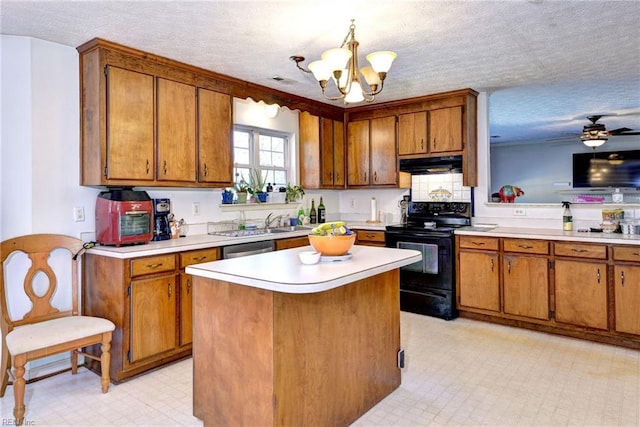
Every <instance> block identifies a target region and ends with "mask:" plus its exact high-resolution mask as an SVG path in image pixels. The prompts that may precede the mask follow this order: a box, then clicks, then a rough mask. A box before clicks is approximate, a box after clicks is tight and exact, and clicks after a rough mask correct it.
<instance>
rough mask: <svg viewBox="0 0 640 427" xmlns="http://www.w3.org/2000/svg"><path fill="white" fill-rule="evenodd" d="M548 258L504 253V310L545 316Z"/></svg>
mask: <svg viewBox="0 0 640 427" xmlns="http://www.w3.org/2000/svg"><path fill="white" fill-rule="evenodd" d="M548 265H549V261H548V260H547V259H546V258H536V257H527V256H514V255H505V256H504V259H503V265H502V274H503V276H502V277H503V298H504V312H505V313H508V314H515V315H518V316H526V317H533V318H535V319H544V320H548V319H549V268H548Z"/></svg>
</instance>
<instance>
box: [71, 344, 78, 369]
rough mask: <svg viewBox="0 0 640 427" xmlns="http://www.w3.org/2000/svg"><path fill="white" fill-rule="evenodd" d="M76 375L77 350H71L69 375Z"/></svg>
mask: <svg viewBox="0 0 640 427" xmlns="http://www.w3.org/2000/svg"><path fill="white" fill-rule="evenodd" d="M77 373H78V350H77V349H75V350H71V374H72V375H75V374H77Z"/></svg>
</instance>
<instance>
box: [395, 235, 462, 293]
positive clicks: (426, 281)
mask: <svg viewBox="0 0 640 427" xmlns="http://www.w3.org/2000/svg"><path fill="white" fill-rule="evenodd" d="M385 238H386V246H387V247H394V248H402V249H414V250H417V251H420V253H422V261H419V262H415V263H413V264H410V265H407V266H405V267H401V269H400V288H401V289H405V290H410V291H415V292H425V291H427V290H444V291H452V290H453V287H454V284H455V280H454V279H455V277H454V271H455V269H454V267H453V265H454V264H453V263H454V254H453V248H454V246H453V236H452V235H447V236H442V235H441V236H437V235H430V234H429V233H419V234H415V233H414V234H408V233H407V234H403V233H393V232H391V233H390V232H389V231H387V232H386V236H385Z"/></svg>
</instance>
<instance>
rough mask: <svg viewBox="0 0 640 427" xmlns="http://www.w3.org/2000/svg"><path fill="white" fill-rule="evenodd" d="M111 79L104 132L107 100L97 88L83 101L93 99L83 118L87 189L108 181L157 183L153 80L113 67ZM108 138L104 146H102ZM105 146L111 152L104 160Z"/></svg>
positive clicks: (108, 78)
mask: <svg viewBox="0 0 640 427" xmlns="http://www.w3.org/2000/svg"><path fill="white" fill-rule="evenodd" d="M105 80H106V83H107V85H106V88H107V93H106V100H107V104H106V105H107V111H106V112H105V113H104V115H105V116H106V120H107V123H106V127H105V128H104V131H103V129H102V126H101V124H100V121H101V119H100V113H101V111H100V109H99V108H98V103H99V102H100V99H103V95H102V94H101V93H99V92H97V91H96V90H94V89H95V88H93V87H91V88H89V87H87V88H86V91H85V92H83V98H89V99H88V101H89V102H85V103H84V106H85V108H84V110H83V114H82V115H83V119H84V121H83V125H84V127H83V146H82V148H83V150H82V156H83V164H82V166H83V168H82V169H83V170H82V174H83V184H96V185H97V184H101V183H103V179H104V181H111V180H136V181H153V180H154V179H155V159H154V132H153V125H154V114H155V110H154V103H153V94H154V79H153V76H151V75H149V74H144V73H139V72H136V71H129V70H124V69H122V68H118V67H107V68H106V69H105ZM103 132H104V134H103ZM103 135H104V136H103ZM102 138H104V144H101V139H102ZM101 146H104V147H105V149H106V153H105V154H106V155H105V156H104V157H103V156H101V149H100V148H101ZM101 160H102V162H101ZM85 181H90V182H85Z"/></svg>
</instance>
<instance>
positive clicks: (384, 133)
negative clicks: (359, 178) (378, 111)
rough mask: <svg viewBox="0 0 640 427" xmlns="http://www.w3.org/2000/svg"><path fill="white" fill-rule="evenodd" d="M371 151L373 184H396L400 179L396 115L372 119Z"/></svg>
mask: <svg viewBox="0 0 640 427" xmlns="http://www.w3.org/2000/svg"><path fill="white" fill-rule="evenodd" d="M370 153H371V154H370V155H371V170H370V173H371V177H370V183H371V185H389V184H391V185H395V184H396V183H397V180H398V171H397V165H396V163H397V162H396V118H395V116H391V117H381V118H377V119H372V120H371V152H370Z"/></svg>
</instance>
